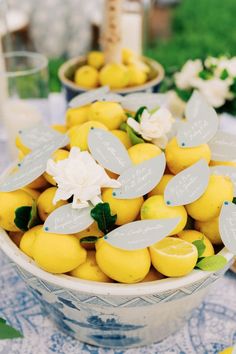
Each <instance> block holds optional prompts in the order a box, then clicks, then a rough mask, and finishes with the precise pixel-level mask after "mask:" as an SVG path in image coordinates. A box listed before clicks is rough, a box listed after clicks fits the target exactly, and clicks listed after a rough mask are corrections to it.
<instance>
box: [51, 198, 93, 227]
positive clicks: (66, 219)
mask: <svg viewBox="0 0 236 354" xmlns="http://www.w3.org/2000/svg"><path fill="white" fill-rule="evenodd" d="M91 210H92V207H90V206H89V207H87V208H82V209H73V208H72V204H66V205H63V206H62V207H60V208H57V209H56V210H54V211H53V212H52V213H51V214H50V215H49V216H48V218H47V219H46V221H45V223H44V230H45V231H46V232H52V233H57V234H74V233H76V232H79V231H82V230H84V229H86V228H87V227H89V226H90V225H91V224H92V223H93V222H94V219H93V218H92V217H91V216H90V212H91Z"/></svg>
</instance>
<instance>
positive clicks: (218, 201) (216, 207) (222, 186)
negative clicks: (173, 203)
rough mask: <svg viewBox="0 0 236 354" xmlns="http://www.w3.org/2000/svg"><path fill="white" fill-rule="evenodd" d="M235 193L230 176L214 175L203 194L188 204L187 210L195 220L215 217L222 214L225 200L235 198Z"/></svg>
mask: <svg viewBox="0 0 236 354" xmlns="http://www.w3.org/2000/svg"><path fill="white" fill-rule="evenodd" d="M233 193H234V187H233V183H232V182H231V180H230V179H229V178H228V177H224V176H216V175H212V176H210V180H209V184H208V187H207V189H206V191H205V192H204V193H203V195H202V196H201V197H200V198H198V199H197V200H196V201H195V202H193V203H190V204H188V205H186V209H187V212H188V214H189V215H190V216H191V217H192V218H193V219H195V220H199V221H208V220H210V219H213V218H215V217H217V216H218V215H219V214H220V210H221V207H222V204H223V202H224V201H225V200H228V201H232V200H233Z"/></svg>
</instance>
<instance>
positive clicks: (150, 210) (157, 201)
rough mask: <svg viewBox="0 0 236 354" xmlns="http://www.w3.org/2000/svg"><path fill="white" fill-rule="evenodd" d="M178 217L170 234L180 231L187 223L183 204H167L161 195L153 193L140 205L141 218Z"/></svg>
mask: <svg viewBox="0 0 236 354" xmlns="http://www.w3.org/2000/svg"><path fill="white" fill-rule="evenodd" d="M177 217H180V221H179V223H178V225H177V226H176V227H175V229H174V230H173V231H172V232H171V233H170V235H175V234H177V233H178V232H180V231H182V230H183V229H184V227H185V225H186V223H187V212H186V210H185V208H184V207H183V206H181V205H180V206H174V207H171V206H168V205H166V203H165V201H164V197H163V195H154V196H152V197H150V198H148V199H147V200H145V202H144V203H143V205H142V207H141V219H142V220H146V219H167V218H177Z"/></svg>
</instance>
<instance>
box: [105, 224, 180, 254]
mask: <svg viewBox="0 0 236 354" xmlns="http://www.w3.org/2000/svg"><path fill="white" fill-rule="evenodd" d="M179 220H180V218H171V219H159V220H141V221H134V222H131V223H129V224H126V225H123V226H120V227H118V228H117V229H115V230H113V231H111V232H110V233H108V234H107V235H106V236H105V237H104V239H105V241H106V242H108V243H109V244H110V245H112V246H114V247H117V248H121V249H124V250H128V251H132V250H138V249H143V248H146V247H149V246H151V245H153V244H154V243H156V242H158V241H160V240H162V239H163V238H164V237H166V236H168V235H169V234H170V232H171V231H172V230H174V228H175V227H176V225H178V223H179Z"/></svg>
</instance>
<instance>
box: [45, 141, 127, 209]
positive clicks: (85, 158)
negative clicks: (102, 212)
mask: <svg viewBox="0 0 236 354" xmlns="http://www.w3.org/2000/svg"><path fill="white" fill-rule="evenodd" d="M46 172H47V173H49V174H50V175H51V176H53V178H54V180H55V181H56V183H57V185H58V189H57V191H56V194H55V197H54V200H53V203H54V204H56V203H57V202H58V201H59V200H67V199H69V198H70V197H72V196H73V203H72V208H84V207H87V206H88V205H89V203H88V202H89V201H90V202H91V203H92V204H93V205H95V204H97V203H99V202H101V200H100V194H101V188H104V187H111V188H118V187H120V183H119V182H118V181H116V180H114V179H111V178H110V177H109V176H108V175H107V174H106V172H105V170H104V168H103V167H102V166H100V165H99V164H98V163H97V162H96V161H95V160H94V158H93V157H92V155H91V154H90V153H89V152H87V151H82V152H81V151H80V149H79V148H76V147H73V148H72V149H71V151H70V154H69V157H68V158H67V159H65V160H60V161H57V162H55V161H54V160H52V159H50V160H48V163H47V169H46Z"/></svg>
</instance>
